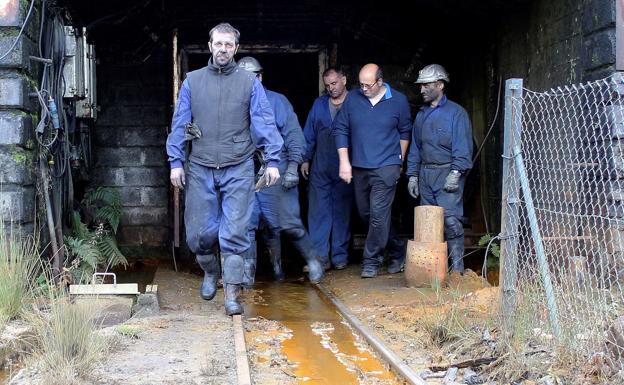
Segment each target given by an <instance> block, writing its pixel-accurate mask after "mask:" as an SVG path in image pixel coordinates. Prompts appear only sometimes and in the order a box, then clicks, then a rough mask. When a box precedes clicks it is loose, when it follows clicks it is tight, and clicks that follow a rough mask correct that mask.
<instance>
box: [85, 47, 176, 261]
mask: <svg viewBox="0 0 624 385" xmlns="http://www.w3.org/2000/svg"><path fill="white" fill-rule="evenodd" d="M96 47H97V46H96ZM110 59H111V57H108V61H105V62H103V63H101V64H100V65H99V66H98V98H99V103H100V106H101V111H100V114H99V118H98V121H97V122H96V126H95V131H94V137H95V146H94V149H93V151H94V157H95V166H94V169H93V171H92V177H93V184H95V185H98V186H112V187H115V188H117V189H119V191H120V193H121V195H122V197H123V202H124V203H123V217H122V221H121V226H120V229H119V233H118V234H119V235H118V240H119V243H120V245H121V246H123V247H124V248H125V251H126V252H127V254H128V255H129V256H130V257H132V256H143V255H146V254H152V255H154V253H155V254H162V253H163V252H165V249H164V248H165V247H166V246H167V245H169V242H170V236H169V228H168V226H169V217H168V205H169V204H168V194H169V190H168V180H169V178H168V164H167V161H166V160H167V157H166V152H165V147H164V145H165V141H166V137H167V126H168V125H169V124H170V105H171V95H170V87H169V86H168V85H169V83H170V75H169V74H170V73H171V71H170V69H168V67H167V64H165V63H166V62H164V61H162V62H161V61H159V60H157V59H156V60H151V61H148V62H147V63H145V64H140V65H118V64H115V63H114V62H111V61H110Z"/></svg>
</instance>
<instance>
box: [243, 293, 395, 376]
mask: <svg viewBox="0 0 624 385" xmlns="http://www.w3.org/2000/svg"><path fill="white" fill-rule="evenodd" d="M255 289H256V290H255V291H254V292H253V295H250V296H249V297H247V298H246V301H245V302H246V303H245V316H246V317H258V316H260V317H264V318H266V319H269V320H274V321H278V322H280V323H281V324H283V325H284V326H285V327H286V328H288V329H290V330H291V334H290V335H289V338H286V339H285V340H284V341H283V342H282V353H283V354H285V355H286V357H287V358H288V361H290V362H294V363H296V367H295V368H294V369H292V372H293V374H294V375H295V376H296V377H297V381H298V382H299V383H300V384H310V385H313V384H314V385H316V384H319V385H320V384H342V385H350V384H353V385H359V384H373V383H374V384H384V385H386V384H387V385H390V384H402V383H403V382H402V381H399V380H398V379H397V378H396V377H395V376H394V374H393V373H392V372H390V371H389V370H388V369H387V368H386V366H385V364H384V363H383V362H382V361H380V360H379V359H378V358H377V357H376V356H374V354H373V353H372V352H371V351H370V349H369V348H368V346H367V345H366V343H365V342H364V341H363V340H362V339H361V338H360V337H359V336H357V335H355V334H354V333H353V331H352V329H351V328H350V326H349V325H348V324H347V323H346V321H344V319H343V318H342V317H341V316H340V314H339V313H338V312H337V311H336V310H335V308H334V307H333V305H332V304H331V303H330V302H328V301H327V300H325V299H324V298H323V297H321V294H320V293H318V292H317V290H316V289H315V288H314V287H312V286H310V285H308V284H303V283H296V282H295V283H282V284H278V283H273V282H271V283H262V282H259V283H257V284H256V287H255Z"/></svg>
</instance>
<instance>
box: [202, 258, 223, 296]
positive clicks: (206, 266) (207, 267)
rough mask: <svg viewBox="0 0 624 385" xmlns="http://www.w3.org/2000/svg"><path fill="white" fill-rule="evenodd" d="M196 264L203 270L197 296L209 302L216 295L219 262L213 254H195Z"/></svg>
mask: <svg viewBox="0 0 624 385" xmlns="http://www.w3.org/2000/svg"><path fill="white" fill-rule="evenodd" d="M197 263H199V266H201V268H202V270H204V280H203V281H202V284H201V288H200V290H199V294H200V295H201V297H202V298H203V299H205V300H208V301H210V300H211V299H213V298H214V296H215V294H217V279H218V278H219V262H218V261H217V256H216V255H215V254H207V255H202V254H197Z"/></svg>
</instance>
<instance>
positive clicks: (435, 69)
mask: <svg viewBox="0 0 624 385" xmlns="http://www.w3.org/2000/svg"><path fill="white" fill-rule="evenodd" d="M438 80H444V81H445V82H450V80H449V75H448V72H446V70H445V69H444V67H442V66H441V65H439V64H429V65H428V66H426V67H425V68H423V69H421V70H420V72H418V79H417V80H416V82H415V83H431V82H435V81H438Z"/></svg>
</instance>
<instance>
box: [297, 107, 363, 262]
mask: <svg viewBox="0 0 624 385" xmlns="http://www.w3.org/2000/svg"><path fill="white" fill-rule="evenodd" d="M329 103H330V100H329V96H327V95H324V96H321V97H319V98H318V99H316V100H315V101H314V104H313V105H312V109H311V110H310V112H309V114H308V119H307V120H306V123H305V126H304V128H303V134H304V135H305V139H306V152H305V156H304V162H310V163H311V164H310V167H311V169H310V183H309V195H308V201H309V208H308V228H309V231H310V238H311V239H312V243H313V245H314V248H315V249H316V251H317V252H318V253H319V256H320V258H321V262H323V264H325V265H326V264H328V263H329V262H330V261H329V257H330V252H331V262H332V264H333V265H334V266H340V265H344V264H346V263H347V260H348V258H349V238H350V237H351V231H350V226H351V205H352V202H353V185H351V184H347V183H345V182H344V181H343V180H342V179H340V177H339V176H338V169H339V165H340V161H339V159H338V153H337V152H336V142H335V140H334V137H333V136H332V133H331V124H332V117H331V113H330V111H329ZM330 244H331V246H330Z"/></svg>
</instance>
